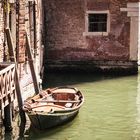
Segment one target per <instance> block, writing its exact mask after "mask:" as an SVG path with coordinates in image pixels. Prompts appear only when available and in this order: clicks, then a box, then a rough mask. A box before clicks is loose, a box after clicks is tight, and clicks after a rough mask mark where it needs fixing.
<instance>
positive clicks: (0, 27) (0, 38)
mask: <svg viewBox="0 0 140 140" xmlns="http://www.w3.org/2000/svg"><path fill="white" fill-rule="evenodd" d="M3 51H4V15H3V8H2V3H0V62H3V54H4V52H3Z"/></svg>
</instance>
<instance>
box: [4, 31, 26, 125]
mask: <svg viewBox="0 0 140 140" xmlns="http://www.w3.org/2000/svg"><path fill="white" fill-rule="evenodd" d="M5 32H6V37H7V43H8V52H9V56H10V60H11V61H12V62H15V81H16V93H17V101H18V106H19V113H20V117H21V125H23V126H25V123H26V116H25V112H24V111H23V109H22V106H23V101H22V96H21V88H20V83H19V77H18V76H19V75H18V69H17V64H16V57H15V53H14V45H13V40H12V36H11V32H10V29H9V28H6V29H5Z"/></svg>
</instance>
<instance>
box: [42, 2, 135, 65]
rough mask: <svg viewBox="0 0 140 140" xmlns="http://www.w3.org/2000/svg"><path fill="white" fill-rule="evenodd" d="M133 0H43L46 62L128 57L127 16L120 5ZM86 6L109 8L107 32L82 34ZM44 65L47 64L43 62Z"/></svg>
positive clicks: (115, 59) (128, 33)
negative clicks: (106, 33) (103, 34)
mask: <svg viewBox="0 0 140 140" xmlns="http://www.w3.org/2000/svg"><path fill="white" fill-rule="evenodd" d="M128 1H130V2H136V0H135V1H134V0H96V1H93V0H87V1H85V0H61V1H57V0H44V5H45V8H44V11H45V28H44V29H45V35H46V37H45V41H46V44H45V49H46V52H45V54H46V55H45V56H46V58H45V59H46V62H47V63H49V62H50V64H51V62H55V63H57V62H61V61H65V62H66V61H67V62H70V61H80V62H81V61H85V62H86V61H98V60H99V61H102V60H103V61H104V60H107V61H108V60H109V61H110V60H111V61H112V60H114V61H124V62H125V61H129V45H130V18H129V17H127V12H121V11H120V8H125V7H127V2H128ZM87 10H97V11H99V10H109V11H110V22H111V25H110V28H111V29H110V33H109V35H108V36H86V35H85V36H84V35H83V33H84V32H85V13H86V11H87ZM46 67H47V66H46Z"/></svg>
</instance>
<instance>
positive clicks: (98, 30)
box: [85, 11, 110, 35]
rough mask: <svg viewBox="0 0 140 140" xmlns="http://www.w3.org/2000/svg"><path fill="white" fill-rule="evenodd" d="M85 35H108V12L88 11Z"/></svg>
mask: <svg viewBox="0 0 140 140" xmlns="http://www.w3.org/2000/svg"><path fill="white" fill-rule="evenodd" d="M85 26H86V32H85V35H108V33H109V30H110V18H109V12H108V11H87V14H86V25H85Z"/></svg>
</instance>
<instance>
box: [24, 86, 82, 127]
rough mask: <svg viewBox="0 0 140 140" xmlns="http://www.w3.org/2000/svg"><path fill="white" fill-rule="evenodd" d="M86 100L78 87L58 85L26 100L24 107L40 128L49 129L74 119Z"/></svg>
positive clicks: (32, 120)
mask: <svg viewBox="0 0 140 140" xmlns="http://www.w3.org/2000/svg"><path fill="white" fill-rule="evenodd" d="M83 102H84V97H83V95H82V93H81V92H80V91H79V90H77V89H76V88H70V87H57V88H54V89H47V90H43V91H42V92H41V93H39V94H38V95H36V96H34V97H32V98H30V99H28V100H26V101H25V103H24V106H23V109H24V111H25V112H26V113H27V114H28V116H29V118H30V120H31V123H32V125H33V126H35V127H36V128H38V129H47V128H50V127H54V126H57V125H60V124H62V123H65V122H67V121H70V120H72V119H73V118H74V117H75V116H76V115H77V114H78V112H79V109H80V107H81V105H82V104H83Z"/></svg>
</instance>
